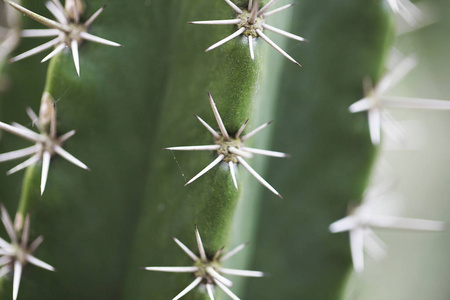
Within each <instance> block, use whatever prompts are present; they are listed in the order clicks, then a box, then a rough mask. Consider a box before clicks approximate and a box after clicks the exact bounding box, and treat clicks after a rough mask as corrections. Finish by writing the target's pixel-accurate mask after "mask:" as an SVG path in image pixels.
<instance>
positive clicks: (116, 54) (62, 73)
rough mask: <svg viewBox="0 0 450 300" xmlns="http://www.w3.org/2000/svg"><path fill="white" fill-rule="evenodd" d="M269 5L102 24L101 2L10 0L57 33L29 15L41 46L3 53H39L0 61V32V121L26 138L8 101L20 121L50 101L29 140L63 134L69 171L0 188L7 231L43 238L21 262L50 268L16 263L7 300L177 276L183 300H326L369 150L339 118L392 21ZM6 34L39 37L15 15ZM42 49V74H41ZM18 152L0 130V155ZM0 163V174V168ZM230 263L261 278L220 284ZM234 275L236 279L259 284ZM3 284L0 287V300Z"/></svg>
mask: <svg viewBox="0 0 450 300" xmlns="http://www.w3.org/2000/svg"><path fill="white" fill-rule="evenodd" d="M7 2H8V1H7ZM275 2H277V1H273V0H272V1H261V2H258V1H250V3H249V2H248V1H246V0H239V1H233V0H226V1H223V0H195V1H181V0H170V1H169V0H156V1H155V0H152V1H141V2H139V3H131V2H130V3H128V2H123V1H122V2H121V1H116V0H114V1H113V0H111V1H108V3H107V4H108V6H107V7H106V8H105V9H104V11H103V12H102V14H101V15H97V14H96V12H98V9H99V8H101V7H102V5H104V4H106V3H104V2H102V1H100V0H91V1H87V2H81V1H75V0H67V2H66V5H65V7H63V4H64V3H62V4H61V6H59V5H60V4H59V2H58V1H51V2H48V3H50V4H48V3H47V7H49V8H50V11H51V12H52V13H50V12H48V11H46V9H45V1H31V0H23V1H22V2H21V3H20V5H22V6H23V7H26V8H27V9H30V10H31V11H33V12H36V13H38V14H39V15H42V16H45V17H46V18H49V19H55V18H56V20H57V21H58V24H56V25H55V24H54V23H52V22H50V21H48V20H45V21H42V19H40V20H41V23H45V24H46V25H48V26H49V27H50V31H39V32H38V31H27V32H26V34H25V35H26V36H30V35H31V36H35V37H36V36H43V35H46V34H48V35H49V37H48V38H47V40H46V39H45V38H42V37H40V38H27V39H24V40H23V42H22V44H21V45H20V47H19V49H17V51H16V52H17V53H16V52H15V53H14V55H16V54H20V53H23V52H24V51H27V50H29V49H32V48H33V47H36V46H38V45H41V44H43V43H44V42H48V40H51V39H54V40H55V42H54V45H51V46H50V47H48V49H47V51H48V53H44V52H43V53H41V54H40V55H33V56H31V57H29V58H27V59H26V60H23V61H18V62H15V63H14V64H11V65H5V66H4V67H3V68H2V67H1V53H2V52H1V51H2V49H5V48H2V45H4V44H5V43H6V39H5V38H4V37H5V36H4V35H3V36H2V32H1V31H0V39H1V40H3V41H4V42H3V43H2V44H0V71H1V72H2V74H5V76H8V78H10V85H9V86H7V88H6V89H5V90H4V91H2V93H1V95H0V97H1V98H0V105H1V106H0V107H1V111H0V120H1V121H2V122H3V124H6V123H8V124H9V123H11V122H17V123H19V124H22V125H25V127H28V128H29V129H32V127H33V126H37V125H38V123H39V122H35V121H33V122H30V120H29V119H27V116H26V114H25V108H26V107H27V106H29V107H31V108H32V109H34V110H37V109H39V108H40V107H41V97H42V94H44V95H45V97H44V99H49V97H51V98H52V99H54V102H55V109H56V111H57V112H58V114H57V116H58V118H57V119H56V122H55V123H54V126H53V127H51V126H50V127H51V128H53V129H51V128H48V127H45V126H44V127H45V128H44V129H43V132H44V135H46V134H48V135H49V136H50V137H56V136H58V137H59V136H61V135H62V134H64V133H66V132H69V130H72V129H73V128H75V129H76V130H77V134H76V136H74V137H73V138H71V139H70V140H68V141H67V143H64V149H65V150H64V151H69V152H70V153H72V154H74V155H76V157H77V160H74V158H73V157H70V156H67V154H66V153H67V152H58V151H60V150H58V151H53V149H54V147H50V148H51V149H50V150H51V151H50V150H48V151H47V152H48V155H45V154H43V155H42V157H39V159H36V163H35V164H33V165H32V166H31V167H29V168H28V169H27V170H26V171H25V173H22V174H25V175H20V174H21V173H18V174H14V175H11V176H6V175H5V176H2V178H1V179H0V198H1V200H2V201H3V203H4V204H5V206H6V207H7V210H8V211H9V212H13V211H15V210H17V212H18V214H17V216H16V220H17V218H19V220H22V221H18V222H17V223H16V225H15V226H16V228H15V230H16V233H19V232H21V231H22V230H23V226H24V223H23V222H24V220H25V217H26V215H27V214H28V213H29V214H30V216H31V218H30V220H31V227H30V228H31V232H30V234H31V237H37V236H38V235H44V236H45V239H46V241H45V243H44V244H43V245H42V246H41V247H40V248H39V252H38V254H39V256H38V257H39V258H41V259H42V260H43V261H45V262H47V263H49V264H51V265H52V266H54V267H55V268H56V270H57V272H56V273H54V272H44V271H42V270H40V269H37V268H34V269H33V268H27V267H25V268H24V273H23V274H22V276H21V277H22V280H21V285H20V286H21V288H20V293H19V299H108V300H110V299H149V298H150V299H171V298H173V297H175V296H176V295H177V294H178V293H180V292H181V291H182V290H183V289H184V288H185V287H186V286H189V285H190V284H191V283H194V284H195V285H197V284H198V286H199V287H197V286H195V288H194V285H191V286H190V288H189V293H187V294H186V296H184V298H183V299H211V298H212V294H214V295H215V296H214V297H216V299H222V298H223V299H225V298H226V297H228V296H226V295H224V294H223V291H228V289H230V290H231V291H232V293H234V294H236V295H238V296H241V297H242V298H243V299H301V298H305V299H307V298H308V299H339V298H340V297H341V291H342V289H343V287H344V285H345V282H346V280H347V277H348V273H349V272H350V271H351V270H352V261H351V256H350V250H349V246H348V240H347V239H346V238H344V237H343V236H336V235H332V234H331V233H329V231H328V226H329V225H330V224H331V223H332V222H333V221H335V220H338V219H340V218H342V217H344V215H345V208H346V207H347V203H348V202H349V201H350V200H355V201H356V202H358V201H360V200H361V198H362V194H363V192H364V190H365V189H366V187H367V184H368V179H369V176H370V171H371V169H372V162H373V160H374V156H375V153H376V148H375V147H374V146H373V145H371V143H370V139H369V130H368V126H367V119H366V117H365V116H364V115H363V114H360V115H351V114H350V113H349V111H348V107H349V105H351V104H352V103H353V102H355V101H357V100H358V99H361V98H362V97H363V94H364V91H363V81H364V78H367V77H370V78H371V79H372V81H373V82H374V83H376V82H377V81H378V79H379V78H380V76H381V75H382V74H383V73H384V72H385V70H386V69H385V64H386V61H387V55H388V53H389V51H390V49H391V46H392V42H393V33H394V28H393V19H394V18H393V10H392V8H391V7H389V5H388V2H387V1H385V0H366V1H359V0H358V1H357V0H340V1H332V0H321V1H317V0H299V1H298V3H296V5H295V6H292V7H291V6H290V5H289V4H290V3H289V2H285V1H278V2H277V3H276V4H275ZM267 4H269V6H271V7H270V9H269V10H265V8H264V7H265V5H267ZM272 4H275V5H274V6H272ZM5 5H6V3H5V2H0V8H2V13H3V12H4V11H5V10H4V8H5ZM13 5H14V4H13ZM278 8H280V9H281V8H282V10H278ZM19 10H21V12H22V13H25V14H29V13H28V12H27V11H25V10H23V9H22V8H20V7H19ZM269 11H275V12H277V13H276V14H273V15H272V14H270V13H268V12H269ZM64 12H65V13H66V15H64ZM52 14H53V16H52ZM61 14H62V15H61ZM93 14H94V16H96V17H97V18H96V21H95V23H92V24H90V23H91V22H89V21H88V19H89V17H90V16H92V15H93ZM264 14H266V15H264ZM78 15H79V17H78ZM36 18H37V19H39V17H35V19H36ZM0 20H2V19H0ZM208 20H228V21H223V22H221V23H222V24H221V25H217V24H215V25H211V24H212V23H217V22H206V23H209V24H207V25H205V22H204V21H208ZM248 20H250V21H249V22H250V23H246V22H247V21H248ZM86 21H88V23H89V25H90V26H84V25H82V24H86V23H85V22H86ZM1 22H2V23H0V25H2V26H3V25H5V23H4V22H3V21H1ZM187 22H192V23H194V24H186V23H187ZM22 23H23V28H25V29H43V27H42V25H40V24H39V23H37V22H35V21H34V20H30V19H27V18H24V19H23V22H22ZM72 23H73V24H74V25H71V24H72ZM199 24H203V25H199ZM262 24H265V25H262ZM79 26H81V27H82V28H81V27H79ZM85 27H86V28H85ZM74 28H75V29H74ZM277 28H278V29H277ZM51 30H53V31H51ZM55 30H56V31H55ZM86 30H87V31H86ZM271 31H272V33H271ZM80 32H82V33H80ZM273 32H275V33H279V34H278V35H277V34H273ZM50 35H52V36H51V37H50ZM293 35H295V36H293ZM55 36H57V37H55ZM99 36H101V37H104V38H107V39H108V40H113V41H116V42H117V43H120V44H121V45H124V47H123V48H122V47H121V48H112V47H104V46H103V45H99V44H98V43H87V42H86V41H94V42H95V41H97V42H103V43H106V44H108V43H107V41H105V40H101V39H98V38H96V37H99ZM300 36H301V37H300ZM2 37H3V39H2ZM226 37H230V40H229V41H224V40H223V39H224V38H226ZM231 38H232V39H231ZM288 38H292V40H289V39H288ZM38 39H39V40H38ZM305 39H307V40H308V41H309V43H304V41H306V40H305ZM218 41H222V42H219V43H218V44H214V43H217V42H218ZM75 44H76V45H75ZM109 44H110V45H114V46H118V45H119V44H116V43H114V44H112V43H109ZM210 45H213V46H211V47H210ZM219 45H220V46H219ZM52 46H55V51H56V52H52V50H53V49H52ZM216 46H217V47H216ZM208 47H210V48H208ZM11 48H12V47H11ZM274 48H275V49H274ZM205 49H207V50H208V51H207V52H206V53H205ZM8 50H9V51H8V52H10V50H11V49H8ZM40 50H42V49H40ZM209 50H211V51H209ZM279 52H281V54H280V53H279ZM49 53H52V55H51V59H50V62H49V63H48V65H47V63H44V64H40V63H39V62H40V61H41V60H42V59H43V58H44V57H45V56H46V55H48V54H49ZM53 54H54V55H53ZM5 55H9V54H6V52H5ZM14 55H9V56H14ZM19 58H20V57H19ZM286 58H288V59H286ZM290 60H291V61H294V62H299V63H300V64H301V65H302V66H303V67H302V68H300V67H299V66H298V65H296V64H294V63H293V62H291V61H290ZM74 62H75V67H74ZM79 70H82V71H81V72H79ZM77 73H78V74H77ZM78 75H80V76H78ZM207 92H209V93H210V94H209V95H208V94H207ZM208 98H209V99H208ZM213 99H214V100H213ZM50 106H52V105H50ZM211 108H212V110H211ZM28 112H30V110H28ZM193 114H196V116H193ZM219 115H220V117H219ZM37 118H39V119H40V118H41V117H37ZM247 120H249V121H248V123H246V122H247ZM271 120H275V123H274V124H272V125H271V126H269V127H267V128H265V127H266V125H268V124H267V123H266V122H268V121H271ZM199 121H200V122H199ZM206 124H209V125H206ZM243 124H246V125H245V128H244V127H243ZM262 124H266V125H263V127H264V128H265V129H264V130H261V131H260V132H259V131H258V134H257V135H256V134H255V135H254V136H252V138H251V139H248V141H247V139H246V137H247V136H246V134H249V133H252V132H253V131H254V130H256V129H257V128H259V126H261V125H262ZM2 126H3V127H1V128H3V129H7V128H8V127H7V126H6V125H2ZM41 127H42V125H41ZM205 127H206V129H205ZM263 127H261V129H262V128H263ZM14 128H17V126H16V127H14ZM241 128H242V129H243V130H244V131H243V132H240V129H241ZM39 129H40V131H41V134H42V130H41V129H42V128H39ZM55 129H57V132H56V131H55ZM17 130H18V129H16V131H17ZM20 130H25V129H20ZM9 131H10V132H11V131H13V132H14V130H9ZM18 132H19V131H18ZM238 132H239V133H238ZM16 133H17V132H16ZM20 133H21V131H20V132H19V135H22V136H23V135H24V133H23V132H22V134H20ZM237 133H238V134H237ZM227 135H228V136H227ZM35 142H36V143H37V144H39V145H41V144H42V145H44V146H43V147H44V148H45V147H47V146H48V143H47V144H46V143H44V142H40V141H35ZM59 142H60V140H58V143H57V144H58V147H59V146H62V143H61V145H60V143H59ZM64 142H65V140H64ZM243 142H245V145H244V144H243ZM27 143H28V144H27ZM205 145H206V146H208V147H206V148H201V149H202V150H205V151H189V152H185V151H176V150H193V149H192V148H184V149H179V148H176V147H179V146H185V147H192V146H205ZM29 146H31V145H29V142H27V141H23V140H20V139H19V138H17V137H15V136H14V135H12V134H9V133H8V132H2V136H1V140H0V153H5V152H7V151H12V150H15V149H22V148H25V147H29ZM168 147H169V149H166V150H163V148H168ZM45 149H47V148H45ZM58 149H59V148H58ZM254 149H267V150H265V151H264V150H263V151H260V150H254ZM194 150H199V149H198V148H197V149H194ZM271 151H272V152H271ZM274 151H275V152H274ZM278 151H281V152H278ZM54 152H55V153H56V154H59V155H60V156H63V158H66V159H67V160H69V161H70V162H73V163H77V164H78V162H81V161H83V163H85V164H86V166H89V168H90V170H91V171H90V172H86V171H84V170H79V169H77V168H73V167H72V166H70V165H69V164H68V163H67V162H66V161H65V160H64V159H61V157H58V155H53V154H55V153H54ZM43 153H45V151H44V152H43ZM61 153H64V155H63V154H61ZM284 153H288V154H290V157H289V158H287V157H285V156H287V155H284ZM259 154H263V155H262V156H261V155H259ZM51 155H53V156H52V160H51V161H50V160H49V157H50V156H51ZM265 155H268V156H275V158H270V160H269V159H267V158H266V157H265ZM78 159H79V161H78ZM5 160H6V159H5ZM211 162H214V164H213V165H214V166H213V165H210V166H211V168H208V172H206V173H205V174H203V173H201V175H202V176H200V177H198V178H196V177H194V176H195V175H196V174H198V173H199V172H200V171H201V170H203V169H204V168H205V167H206V166H208V165H209V164H211ZM49 163H50V165H51V167H50V170H49V172H48V180H47V185H46V189H45V192H44V193H43V195H42V196H41V195H40V194H41V192H42V191H43V189H42V187H43V184H42V182H43V181H42V177H44V179H45V178H46V175H45V174H47V172H46V170H47V169H48V168H47V167H48V164H49ZM41 164H44V165H43V168H42V165H41ZM78 165H79V166H81V165H80V164H78ZM13 166H14V165H12V163H9V162H5V163H2V164H1V165H0V172H2V173H3V172H6V171H7V170H8V168H11V167H13ZM83 166H85V165H84V164H83ZM42 170H44V171H42ZM192 178H195V181H193V182H192V181H190V180H191V179H192ZM185 184H186V185H187V186H186V187H184V185H185ZM40 187H41V189H40ZM278 193H279V194H280V195H281V196H282V197H283V199H280V198H278V197H277V196H276V195H275V194H277V195H278ZM194 224H196V226H197V227H198V230H199V231H197V229H196V231H195V232H196V233H197V241H199V240H200V237H199V235H198V232H201V242H199V243H198V245H197V243H196V242H195V239H194V238H193V234H192V233H193V230H194ZM170 236H176V237H177V239H175V242H176V243H177V244H178V246H180V247H181V248H182V249H183V250H184V251H185V252H186V253H187V254H188V256H189V257H190V258H189V257H188V256H186V255H184V254H183V253H182V251H181V250H180V249H179V247H177V246H176V244H175V243H174V241H173V240H172V239H171V238H170ZM2 237H3V236H2ZM180 241H182V242H183V243H184V244H181V242H180ZM245 242H251V243H250V245H249V246H248V248H246V249H245V251H242V252H240V253H239V254H238V255H236V256H235V257H233V260H230V261H228V260H226V261H227V262H226V263H225V264H224V267H225V269H224V267H223V266H219V263H220V259H219V258H220V257H221V256H220V254H221V253H222V252H221V249H222V247H223V246H226V248H225V249H224V252H223V253H226V252H228V251H230V250H232V249H234V248H235V247H238V245H240V244H242V243H245ZM184 245H185V246H184ZM0 248H1V245H0ZM188 249H191V250H188ZM194 249H198V252H197V250H194ZM203 249H204V251H205V252H204V253H203ZM238 249H239V250H240V249H241V248H238ZM190 251H192V252H193V253H191V252H190ZM218 251H220V252H219V254H218V255H217V257H214V255H215V254H217V252H218ZM225 255H226V254H225ZM222 257H223V256H222ZM192 260H194V264H193V263H192ZM149 266H152V267H149ZM156 266H163V267H171V268H172V267H181V266H183V267H188V268H187V269H173V268H172V269H171V268H166V269H158V268H159V267H156ZM142 267H147V268H148V270H151V271H158V270H159V271H161V270H175V271H179V272H181V271H183V272H182V273H183V274H163V273H157V272H148V271H145V270H140V268H142ZM230 269H233V270H234V269H239V270H241V269H243V270H246V269H251V270H253V269H256V270H261V271H263V272H267V273H268V274H270V276H268V277H266V278H262V279H249V280H245V281H243V280H241V277H239V278H238V277H236V278H234V277H233V278H232V279H233V280H232V282H233V284H234V285H233V286H232V287H226V285H227V284H229V283H230V282H229V281H228V280H227V279H223V278H222V277H220V276H222V275H223V276H225V277H228V274H231V273H233V272H235V271H230ZM186 272H187V273H193V274H194V275H192V274H185V273H186ZM215 272H218V273H220V272H222V273H221V274H216V273H215ZM227 272H228V273H227ZM246 272H247V271H242V272H241V271H238V272H237V273H239V274H240V275H243V274H246V275H250V276H251V275H255V276H256V275H261V273H259V272H255V273H252V272H247V273H246ZM235 273H236V272H235ZM239 274H238V275H239ZM13 281H14V277H8V276H4V277H3V279H2V285H1V291H0V298H2V299H3V298H5V299H9V298H10V295H11V294H12V291H11V290H12V287H13V284H12V282H13ZM223 285H225V287H223ZM234 297H235V296H234Z"/></svg>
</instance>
